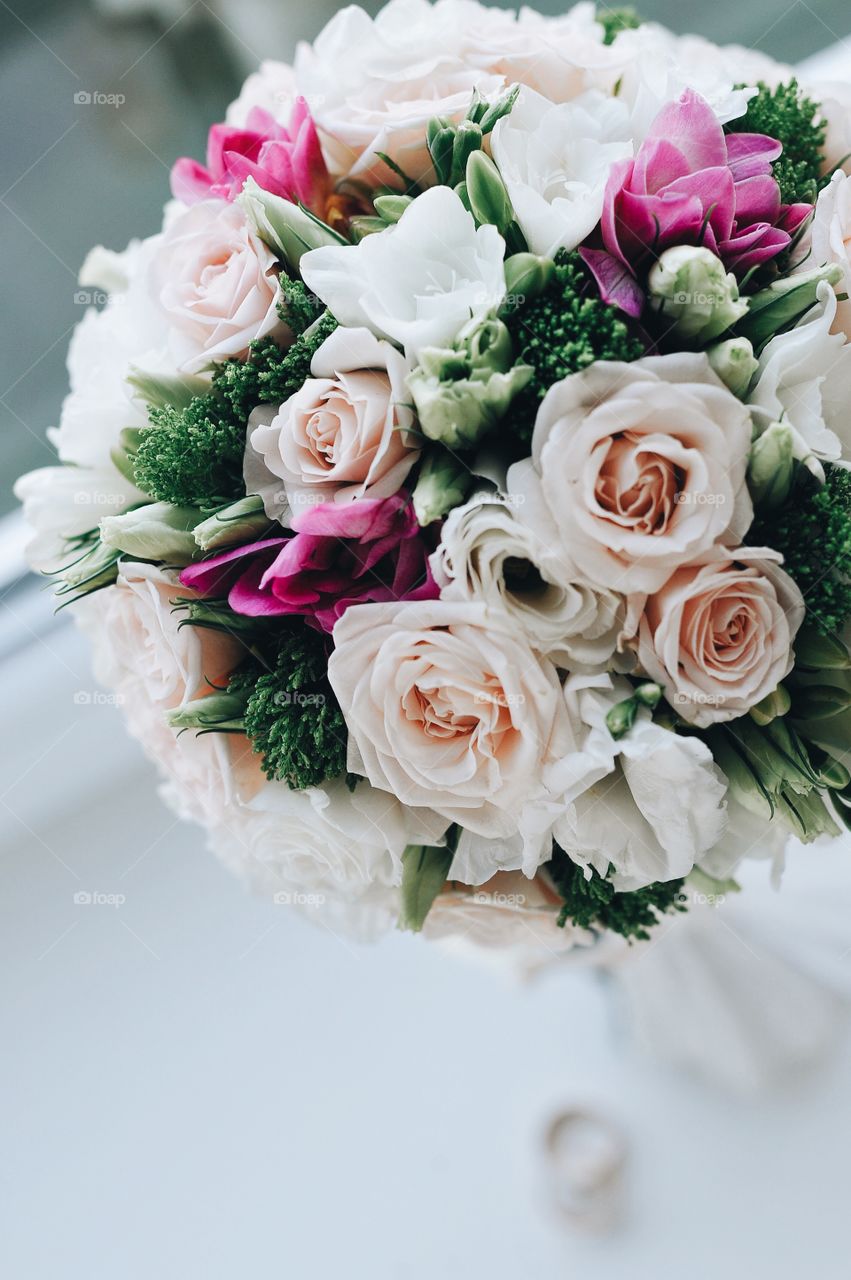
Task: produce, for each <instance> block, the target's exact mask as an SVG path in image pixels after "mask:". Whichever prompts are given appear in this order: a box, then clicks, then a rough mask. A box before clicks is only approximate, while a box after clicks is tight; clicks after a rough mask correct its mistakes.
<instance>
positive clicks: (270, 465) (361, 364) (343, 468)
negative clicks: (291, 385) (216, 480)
mask: <svg viewBox="0 0 851 1280" xmlns="http://www.w3.org/2000/svg"><path fill="white" fill-rule="evenodd" d="M408 369H409V366H408V362H407V361H406V360H405V357H404V356H403V355H402V354H401V353H400V352H399V351H398V350H397V349H396V347H394V346H392V345H391V343H389V342H382V341H380V340H379V339H378V338H376V337H375V335H374V334H372V333H370V332H369V330H368V329H346V328H343V327H342V326H340V327H338V328H337V329H335V330H334V332H333V333H332V334H331V335H330V337H328V338H327V339H326V340H325V342H323V343H322V346H321V347H319V349H318V350H317V351H316V352H315V354H314V356H313V359H312V361H311V365H310V372H311V376H310V377H309V378H308V379H307V380H306V381H305V383H304V385H303V386H302V387H301V388H300V389H299V390H298V391H297V392H295V394H294V395H292V396H290V398H289V399H288V400H286V401H285V402H284V403H283V404H282V405H281V406H280V407H279V408H278V409H277V410H276V409H275V408H274V407H269V406H262V407H261V408H260V409H258V410H255V413H254V414H253V415H252V418H251V426H250V429H249V434H248V446H247V449H246V454H245V481H246V487H247V490H248V492H249V493H257V494H259V495H260V497H262V499H263V504H264V507H265V510H266V514H267V515H268V516H270V517H271V518H273V519H279V520H281V522H282V523H284V524H289V520H290V516H291V514H292V513H293V512H295V513H298V512H299V511H301V510H303V509H304V507H306V506H309V505H312V504H315V503H321V502H350V501H352V500H353V499H356V498H389V497H392V496H393V494H394V493H398V491H399V489H400V488H401V486H402V484H403V482H404V480H405V478H406V477H407V475H408V472H409V471H410V470H411V467H412V466H413V465H414V463H415V462H416V461H417V458H418V457H419V454H420V451H419V449H418V448H413V447H411V445H410V444H409V443H408V441H409V438H410V437H409V436H408V434H407V433H408V432H409V430H410V429H411V428H412V427H413V425H414V415H413V411H412V410H411V408H410V404H409V401H410V395H409V393H408V389H407V386H406V382H405V379H406V377H407V375H408Z"/></svg>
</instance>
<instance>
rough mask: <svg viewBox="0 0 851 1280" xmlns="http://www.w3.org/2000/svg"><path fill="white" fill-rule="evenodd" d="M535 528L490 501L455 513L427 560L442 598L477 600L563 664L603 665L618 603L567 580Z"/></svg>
mask: <svg viewBox="0 0 851 1280" xmlns="http://www.w3.org/2000/svg"><path fill="white" fill-rule="evenodd" d="M529 514H530V516H531V515H533V514H534V513H531V512H530V513H529ZM538 514H540V513H538ZM540 528H541V525H540V524H539V525H538V529H537V530H536V529H534V528H532V527H531V526H530V524H528V523H525V522H524V513H523V511H522V509H521V508H518V507H517V506H516V505H514V504H511V503H508V502H506V501H504V500H503V499H501V498H499V497H498V496H496V495H494V494H488V493H483V494H479V495H477V496H476V497H474V498H472V499H471V500H470V501H469V502H467V503H465V504H464V505H463V506H461V507H456V508H455V510H454V511H452V512H451V513H450V515H449V518H448V519H447V521H446V523H445V524H444V526H443V528H442V530H441V534H440V546H439V547H438V549H437V551H436V552H435V553H434V555H433V556H432V559H431V566H432V571H433V573H434V576H435V579H436V580H437V582H438V583H439V584H440V587H441V592H440V594H441V598H442V599H444V600H470V601H473V600H479V601H481V602H482V603H483V604H486V605H487V606H488V608H489V609H492V610H493V612H494V613H497V614H501V615H502V616H504V617H505V619H506V621H507V622H508V623H510V624H511V625H513V626H516V627H519V628H520V630H521V631H522V632H523V634H524V635H525V636H526V639H527V641H528V642H529V644H530V645H531V647H532V648H533V649H535V650H537V651H539V652H540V653H543V654H546V655H547V656H548V657H550V658H551V659H552V661H553V662H557V663H559V664H560V665H564V666H573V665H574V664H575V663H582V664H597V663H602V662H605V661H606V660H607V659H608V658H610V657H611V655H612V653H613V652H614V650H615V646H616V644H617V638H618V634H619V632H620V630H621V628H622V626H623V621H624V602H623V599H622V598H621V597H620V596H618V595H616V594H615V593H614V592H612V591H598V590H595V589H594V588H593V587H591V586H590V585H589V584H588V583H586V582H583V581H582V579H581V578H580V576H579V574H578V573H574V574H570V573H565V571H564V564H563V562H562V561H561V560H560V558H559V557H558V556H557V555H554V554H553V552H552V551H551V550H550V548H551V546H552V545H553V544H554V542H555V538H549V537H547V536H546V533H545V540H542V538H541V537H540V536H539V530H540Z"/></svg>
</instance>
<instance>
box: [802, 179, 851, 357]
mask: <svg viewBox="0 0 851 1280" xmlns="http://www.w3.org/2000/svg"><path fill="white" fill-rule="evenodd" d="M810 242H811V245H812V256H811V262H810V263H809V265H815V266H819V267H821V266H824V265H825V264H826V263H829V262H835V263H836V264H837V266H839V267H841V268H842V274H843V280H842V283H841V285H839V286H837V292H838V293H844V294H851V177H849V176H848V175H847V174H845V173H843V171H842V170H841V169H839V170H837V172H836V173H835V174H834V175H833V177H832V179H831V180H830V182H829V183H828V185H827V186H826V187H825V188H824V189H823V190H822V191H821V192H820V193H819V197H818V200H817V201H816V211H815V214H814V215H813V220H812V223H811V224H810ZM806 265H807V264H805V265H804V269H806ZM835 327H836V328H838V329H841V330H842V332H843V333H844V334H845V336H846V337H849V336H851V301H849V299H848V298H847V297H846V298H845V299H844V300H843V301H842V302H840V303H839V305H838V306H837V309H836V326H835Z"/></svg>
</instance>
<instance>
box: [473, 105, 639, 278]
mask: <svg viewBox="0 0 851 1280" xmlns="http://www.w3.org/2000/svg"><path fill="white" fill-rule="evenodd" d="M491 149H492V151H493V157H494V160H495V161H496V163H497V165H498V167H499V171H500V173H501V175H502V178H503V181H504V182H505V185H506V188H507V190H508V194H509V196H510V197H511V203H512V205H513V206H514V212H515V214H516V217H517V221H518V223H519V224H520V227H521V230H522V231H523V234H524V236H525V237H526V240H527V242H528V245H529V248H530V249H531V251H532V252H533V253H538V254H541V255H543V256H546V257H552V256H553V254H554V253H555V252H556V250H557V249H575V248H576V246H577V245H578V244H580V243H581V242H582V241H583V240H584V239H585V238H586V236H589V235H590V234H591V232H592V231H593V230H594V228H595V227H596V225H597V223H598V222H599V221H600V217H601V215H602V212H603V194H604V191H605V187H606V181H607V179H608V176H609V171H610V169H611V167H612V165H613V164H614V163H615V161H617V160H623V159H625V158H626V157H628V156H631V155H632V141H631V138H630V131H629V113H628V111H627V109H626V107H625V106H624V104H623V103H622V102H620V101H619V100H618V99H617V98H610V97H607V96H606V95H604V94H602V93H599V92H597V91H590V92H588V93H584V94H582V95H581V96H580V97H578V98H574V99H573V100H572V101H571V102H568V103H563V104H562V105H559V106H555V105H554V104H553V103H552V102H550V101H548V99H546V98H542V97H541V96H540V95H539V94H537V93H534V92H533V91H532V90H531V89H524V90H523V91H522V92H521V94H520V97H519V98H518V100H517V102H516V103H515V105H514V107H513V109H512V111H511V113H510V114H509V115H507V116H503V118H502V119H501V120H499V121H498V122H497V124H496V127H495V128H494V131H493V135H492V138H491Z"/></svg>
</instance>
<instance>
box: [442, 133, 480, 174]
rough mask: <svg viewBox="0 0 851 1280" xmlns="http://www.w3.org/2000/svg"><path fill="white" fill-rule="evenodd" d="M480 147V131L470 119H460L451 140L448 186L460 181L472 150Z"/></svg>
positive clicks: (478, 149)
mask: <svg viewBox="0 0 851 1280" xmlns="http://www.w3.org/2000/svg"><path fill="white" fill-rule="evenodd" d="M481 149H482V131H481V129H480V128H479V126H478V125H477V124H474V122H473V121H472V120H462V121H461V123H460V124H459V125H458V128H457V129H456V130H455V137H454V139H453V142H452V168H451V171H450V175H449V186H454V185H455V183H456V182H460V181H461V179H462V178H463V177H464V175H465V174H466V172H467V161H468V160H469V158H470V156H471V155H472V154H473V152H474V151H481Z"/></svg>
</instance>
